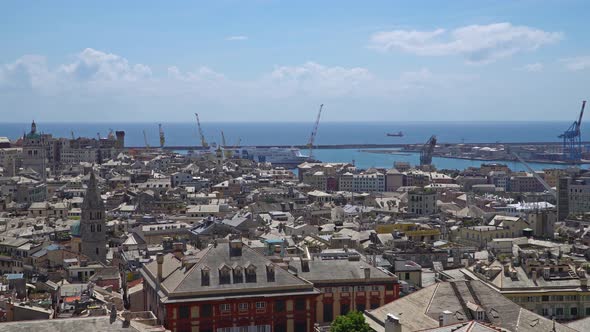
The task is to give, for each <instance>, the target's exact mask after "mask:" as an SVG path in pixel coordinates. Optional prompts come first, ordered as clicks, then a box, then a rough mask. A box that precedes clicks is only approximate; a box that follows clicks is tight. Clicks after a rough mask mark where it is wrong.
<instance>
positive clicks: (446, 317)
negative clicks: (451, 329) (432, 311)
mask: <svg viewBox="0 0 590 332" xmlns="http://www.w3.org/2000/svg"><path fill="white" fill-rule="evenodd" d="M452 315H453V313H452V312H450V311H449V310H445V311H443V312H441V313H440V316H438V325H439V326H441V327H442V326H447V325H449V324H450V323H451V316H452Z"/></svg>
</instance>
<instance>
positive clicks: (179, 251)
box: [172, 242, 184, 259]
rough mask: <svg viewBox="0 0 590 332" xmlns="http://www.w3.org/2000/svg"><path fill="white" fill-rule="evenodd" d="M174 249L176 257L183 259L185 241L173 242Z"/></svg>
mask: <svg viewBox="0 0 590 332" xmlns="http://www.w3.org/2000/svg"><path fill="white" fill-rule="evenodd" d="M172 250H173V251H174V256H176V258H178V259H182V257H183V256H184V243H182V242H174V243H173V244H172Z"/></svg>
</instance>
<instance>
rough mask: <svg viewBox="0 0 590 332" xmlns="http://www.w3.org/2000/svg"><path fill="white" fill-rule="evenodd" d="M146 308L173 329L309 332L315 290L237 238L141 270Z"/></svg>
mask: <svg viewBox="0 0 590 332" xmlns="http://www.w3.org/2000/svg"><path fill="white" fill-rule="evenodd" d="M141 274H142V275H143V277H144V280H145V284H144V287H145V291H144V294H145V295H144V296H145V305H146V310H150V311H152V312H155V313H156V316H157V317H158V318H159V319H160V321H161V322H162V323H163V325H164V326H165V327H166V328H167V329H170V330H171V331H198V332H213V331H215V332H217V331H241V330H244V331H246V330H247V329H248V328H249V329H250V330H248V331H252V330H254V331H265V332H270V331H273V332H274V331H277V332H279V331H286V332H294V331H297V332H299V331H303V332H305V331H311V330H312V329H313V324H314V323H315V322H316V316H315V310H314V307H313V306H314V304H315V301H316V298H317V296H318V294H319V292H318V291H317V290H316V289H315V288H314V287H313V284H312V283H311V282H309V281H306V280H304V279H302V278H300V277H298V276H296V275H295V274H292V273H290V272H288V271H286V270H284V269H282V268H280V267H278V266H277V265H275V264H274V263H273V262H272V261H271V260H270V259H268V258H267V257H266V256H263V255H262V254H260V253H258V252H257V251H255V250H253V249H251V248H250V247H248V246H246V245H243V243H242V242H241V240H232V241H230V242H220V243H217V242H216V243H214V244H213V245H210V246H209V247H207V248H205V249H203V250H202V251H201V252H199V253H198V254H196V255H195V256H186V257H184V258H182V259H178V258H176V256H174V255H172V254H168V255H166V256H163V255H161V254H160V255H158V257H157V259H156V261H154V262H152V263H150V264H148V265H146V266H144V268H143V269H142V271H141Z"/></svg>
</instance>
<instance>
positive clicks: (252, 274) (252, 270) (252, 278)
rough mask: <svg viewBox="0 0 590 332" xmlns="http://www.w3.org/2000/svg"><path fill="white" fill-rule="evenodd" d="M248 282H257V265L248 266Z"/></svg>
mask: <svg viewBox="0 0 590 332" xmlns="http://www.w3.org/2000/svg"><path fill="white" fill-rule="evenodd" d="M246 282H256V266H254V265H252V264H250V265H248V266H246Z"/></svg>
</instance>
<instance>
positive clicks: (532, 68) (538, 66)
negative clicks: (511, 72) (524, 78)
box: [519, 62, 544, 72]
mask: <svg viewBox="0 0 590 332" xmlns="http://www.w3.org/2000/svg"><path fill="white" fill-rule="evenodd" d="M543 68H544V66H543V64H542V63H540V62H535V63H529V64H526V65H524V66H522V67H521V68H519V69H520V70H522V71H528V72H539V71H541V70H543Z"/></svg>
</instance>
